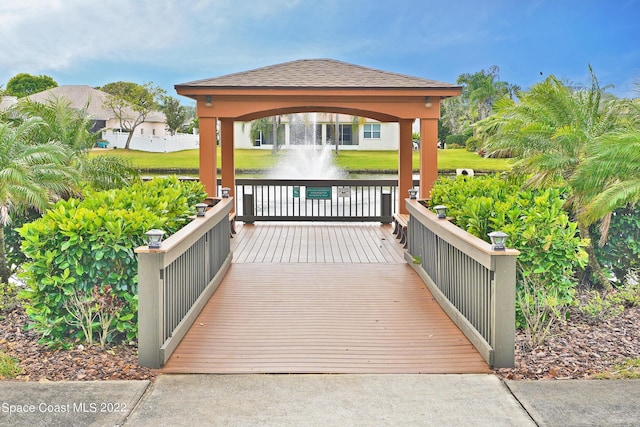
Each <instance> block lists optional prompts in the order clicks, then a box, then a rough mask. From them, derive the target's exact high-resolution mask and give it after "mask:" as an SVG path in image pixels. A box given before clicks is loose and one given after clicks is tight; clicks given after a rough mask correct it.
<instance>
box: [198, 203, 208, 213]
mask: <svg viewBox="0 0 640 427" xmlns="http://www.w3.org/2000/svg"><path fill="white" fill-rule="evenodd" d="M207 207H209V205H207V204H206V203H198V204H197V205H196V215H198V216H204V214H205V213H206V212H207Z"/></svg>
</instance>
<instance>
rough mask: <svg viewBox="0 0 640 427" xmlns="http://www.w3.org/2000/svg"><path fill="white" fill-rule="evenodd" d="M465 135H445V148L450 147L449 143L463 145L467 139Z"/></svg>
mask: <svg viewBox="0 0 640 427" xmlns="http://www.w3.org/2000/svg"><path fill="white" fill-rule="evenodd" d="M467 138H468V136H467V135H460V134H457V135H447V139H445V142H446V143H447V148H451V145H457V146H459V147H464V143H465V141H466V140H467Z"/></svg>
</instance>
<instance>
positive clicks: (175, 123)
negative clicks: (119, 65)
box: [162, 96, 187, 135]
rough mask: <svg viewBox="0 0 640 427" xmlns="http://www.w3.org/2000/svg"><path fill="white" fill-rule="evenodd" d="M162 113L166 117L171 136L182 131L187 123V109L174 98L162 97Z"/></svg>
mask: <svg viewBox="0 0 640 427" xmlns="http://www.w3.org/2000/svg"><path fill="white" fill-rule="evenodd" d="M162 111H163V112H164V115H165V116H166V117H167V127H168V128H169V131H170V132H171V135H175V134H176V131H178V130H180V129H182V127H183V126H184V124H185V123H186V121H187V109H186V108H185V107H184V106H183V105H181V104H180V101H178V100H177V99H176V98H174V97H172V96H165V97H163V103H162Z"/></svg>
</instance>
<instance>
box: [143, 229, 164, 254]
mask: <svg viewBox="0 0 640 427" xmlns="http://www.w3.org/2000/svg"><path fill="white" fill-rule="evenodd" d="M145 234H146V235H147V239H148V241H149V243H148V246H149V249H159V248H160V246H161V245H162V236H164V231H162V230H158V229H155V228H154V229H153V230H149V231H147V232H146V233H145Z"/></svg>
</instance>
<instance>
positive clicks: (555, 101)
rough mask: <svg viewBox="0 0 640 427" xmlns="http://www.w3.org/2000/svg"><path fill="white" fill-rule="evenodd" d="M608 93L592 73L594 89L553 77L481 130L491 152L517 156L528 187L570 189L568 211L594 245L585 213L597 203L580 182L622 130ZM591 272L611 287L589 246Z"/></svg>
mask: <svg viewBox="0 0 640 427" xmlns="http://www.w3.org/2000/svg"><path fill="white" fill-rule="evenodd" d="M604 90H605V89H604V88H601V87H600V85H599V83H598V80H597V78H596V76H595V74H594V73H593V71H592V70H591V85H590V86H589V87H587V88H571V87H569V86H568V85H565V84H564V83H562V82H561V81H560V80H558V79H557V78H555V77H554V76H550V77H548V78H547V79H545V80H544V81H543V82H541V83H538V84H536V85H534V86H533V87H532V88H531V89H530V90H529V91H528V92H526V93H522V94H521V95H520V102H519V103H517V104H516V103H514V102H513V101H511V100H509V99H508V98H507V99H502V100H501V101H500V102H499V103H497V104H496V108H497V113H496V114H495V115H494V116H491V117H489V118H487V119H485V120H484V121H481V122H479V123H478V125H477V129H478V135H479V136H480V137H481V139H482V140H483V142H484V148H485V149H486V150H489V151H500V150H510V151H511V153H512V154H513V155H514V156H516V157H517V159H519V160H518V163H517V164H516V165H515V169H514V170H515V171H516V172H518V173H522V174H525V175H528V176H530V179H529V181H528V185H529V186H544V185H549V184H551V185H566V186H568V187H569V189H570V199H569V200H568V207H570V208H571V209H572V211H573V213H574V215H575V216H576V219H577V221H578V227H579V229H580V234H581V235H582V237H583V238H585V239H589V240H591V236H590V232H589V227H588V226H589V224H590V222H589V221H587V220H586V219H585V217H584V216H583V215H581V213H582V212H583V211H584V209H585V207H586V206H588V205H589V203H591V201H592V200H593V196H594V194H593V192H592V189H591V188H588V189H587V188H584V187H582V186H578V185H576V182H577V181H576V177H577V176H579V175H578V174H579V173H580V171H581V170H582V168H583V167H584V165H585V162H586V159H587V158H588V157H589V156H591V155H593V153H594V152H595V151H594V150H595V147H596V146H598V145H599V144H600V141H601V140H602V138H603V137H605V136H607V135H610V134H611V133H613V132H615V131H616V129H618V128H619V125H620V117H621V116H620V115H619V112H620V110H619V103H617V102H615V100H613V101H610V102H603V94H604ZM587 253H588V254H589V267H590V268H591V271H592V273H593V274H594V276H595V278H596V279H597V281H598V282H599V283H600V284H601V285H602V286H604V287H605V288H610V287H611V284H610V282H609V280H608V278H607V277H606V275H605V274H604V272H603V271H602V268H601V267H600V264H599V262H598V260H597V258H596V255H595V252H594V245H593V242H591V244H590V246H589V247H588V248H587Z"/></svg>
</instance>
